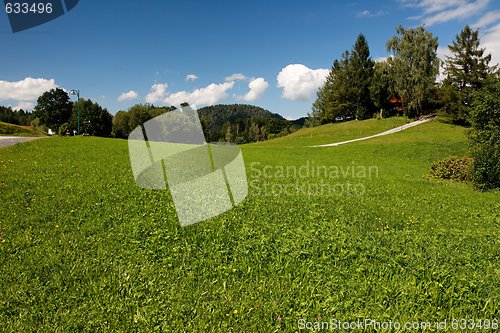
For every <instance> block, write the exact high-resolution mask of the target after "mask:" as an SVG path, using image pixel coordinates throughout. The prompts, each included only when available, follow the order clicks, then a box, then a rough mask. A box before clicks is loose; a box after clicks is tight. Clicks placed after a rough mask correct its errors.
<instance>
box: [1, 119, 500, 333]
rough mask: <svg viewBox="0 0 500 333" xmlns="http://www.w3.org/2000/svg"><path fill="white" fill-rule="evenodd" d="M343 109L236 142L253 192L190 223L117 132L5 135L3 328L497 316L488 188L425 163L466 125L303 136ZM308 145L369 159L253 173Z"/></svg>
mask: <svg viewBox="0 0 500 333" xmlns="http://www.w3.org/2000/svg"><path fill="white" fill-rule="evenodd" d="M391 121H400V120H391ZM374 122H375V121H374V120H370V121H368V122H366V123H367V124H369V125H367V126H372V124H373V123H374ZM384 122H385V121H384ZM335 126H337V127H335ZM349 126H351V125H348V123H345V124H340V125H334V126H331V125H329V126H326V127H322V128H318V129H314V130H309V131H311V132H310V134H311V137H310V139H309V140H308V139H305V138H304V137H301V136H299V137H298V138H297V140H292V139H290V140H288V139H281V140H275V141H273V142H268V143H265V144H252V145H246V146H243V147H242V149H243V152H244V157H245V162H246V165H247V173H248V175H249V181H250V189H249V190H250V193H249V196H248V197H247V199H245V201H244V202H243V203H242V204H241V205H239V206H238V207H236V208H235V209H233V210H230V211H228V212H226V213H224V214H222V215H220V216H218V217H216V218H213V219H210V220H208V221H205V222H201V223H198V224H195V225H192V226H189V227H186V228H180V227H179V226H178V225H177V220H176V215H175V209H174V206H173V203H172V201H171V199H170V195H169V193H168V192H165V191H151V190H144V189H139V188H137V187H136V186H135V184H134V180H133V178H132V173H131V170H130V165H129V160H128V150H127V142H126V141H122V140H113V139H99V138H93V137H77V138H75V137H72V138H67V137H61V138H52V139H49V140H39V141H35V142H30V143H27V144H22V145H16V146H13V147H9V148H4V149H0V228H3V229H5V231H3V233H2V235H1V237H2V238H3V240H4V242H3V243H1V244H0V267H2V272H1V274H0V323H1V324H0V330H4V331H6V332H11V331H15V332H31V331H51V332H52V331H53V332H73V331H84V332H99V331H105V332H111V331H113V332H114V331H127V332H128V331H138V332H146V331H161V330H163V331H164V332H171V331H176V332H212V331H213V332H273V331H275V330H279V331H289V332H293V331H297V330H298V324H297V322H298V320H299V319H301V318H304V319H306V320H308V321H314V320H316V318H317V317H318V316H321V317H322V318H323V320H326V321H329V320H330V319H333V318H337V319H341V320H356V319H358V318H360V319H362V318H372V319H377V320H379V321H382V320H392V321H396V320H397V321H400V322H404V321H415V320H416V321H435V320H443V319H448V320H450V319H452V318H457V319H458V318H474V319H485V318H493V317H497V318H498V317H499V312H498V308H499V295H500V288H499V283H498V281H499V273H500V271H499V269H498V267H499V265H498V264H499V262H498V258H499V257H500V253H499V252H500V251H499V248H500V247H499V237H498V235H499V223H500V194H499V193H498V192H489V193H479V192H476V191H474V190H473V189H472V187H471V186H469V185H467V184H458V183H452V182H441V181H434V180H430V179H428V178H427V177H425V176H426V174H427V173H428V170H429V167H430V164H431V162H432V161H434V160H437V159H441V158H443V157H445V156H447V155H452V154H453V155H463V154H465V148H466V146H465V137H464V131H465V130H464V129H463V128H460V127H453V126H451V125H447V124H443V123H439V122H437V121H432V122H430V123H426V124H423V125H420V126H417V127H414V128H411V129H408V130H406V131H403V132H400V133H396V134H392V135H390V136H385V137H379V138H376V139H372V140H367V141H362V142H358V143H353V144H349V145H343V146H339V147H329V148H307V147H304V146H306V145H311V144H318V143H327V142H335V141H339V140H341V139H340V138H342V139H344V138H346V137H349V136H352V135H353V132H352V130H351V129H350V128H348V127H349ZM356 126H359V127H358V128H361V127H362V126H363V123H360V122H358V123H357V124H356ZM346 128H347V129H346ZM314 131H318V132H320V133H321V132H330V133H331V136H330V134H329V135H328V136H326V135H325V141H326V142H320V140H319V139H318V138H317V135H314ZM346 131H347V133H346ZM377 131H378V130H377ZM367 132H368V130H366V132H364V134H366V133H367ZM299 134H300V132H299ZM354 134H356V135H357V134H358V133H354ZM372 134H373V133H372ZM296 135H298V134H296ZM349 138H351V137H349ZM283 140H284V141H283ZM286 140H288V141H286ZM284 142H286V146H287V147H290V148H289V149H283V147H284ZM307 163H309V165H312V164H313V163H314V165H315V166H327V167H329V168H330V167H333V166H337V167H343V168H347V167H349V166H353V165H354V166H356V167H363V166H365V167H369V166H373V167H377V168H378V176H375V175H373V176H372V177H371V178H363V177H361V176H360V175H355V177H352V174H351V176H346V177H340V178H339V179H337V178H332V179H330V178H328V177H325V175H322V177H313V176H312V175H309V177H299V179H298V181H299V186H302V185H304V184H305V185H307V186H311V188H313V189H314V187H313V186H315V185H318V184H322V183H323V184H328V185H329V186H333V185H334V184H340V185H344V186H346V185H347V183H348V182H349V183H351V184H354V185H357V186H358V187H359V186H363V188H364V193H358V194H348V193H343V194H340V193H338V192H328V193H326V192H323V193H320V194H318V193H317V192H314V191H312V192H310V193H309V195H308V194H307V193H306V194H304V193H302V192H301V191H300V190H297V191H295V190H293V187H291V188H292V190H290V191H289V193H283V192H281V193H280V188H282V186H283V185H284V184H295V182H296V181H297V178H296V177H292V176H286V175H285V176H283V177H281V176H280V175H279V174H274V176H272V177H269V178H267V177H263V176H262V177H257V176H256V174H257V173H258V171H261V172H262V171H263V168H264V167H265V166H269V167H270V168H271V169H272V170H273V171H277V170H278V169H279V166H283V167H287V166H296V167H297V168H299V167H301V166H304V165H307ZM266 184H267V185H268V186H274V188H273V189H271V190H268V191H267V192H265V193H264V191H263V188H264V186H265V185H266ZM280 186H281V187H280ZM360 192H361V191H360ZM234 310H237V311H238V313H237V314H234V313H233V311H234ZM278 316H279V317H280V318H281V319H282V320H281V321H279V320H277V318H278ZM366 331H370V330H366Z"/></svg>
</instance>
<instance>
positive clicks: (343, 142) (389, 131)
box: [311, 118, 432, 147]
mask: <svg viewBox="0 0 500 333" xmlns="http://www.w3.org/2000/svg"><path fill="white" fill-rule="evenodd" d="M431 119H432V118H425V119H420V120H417V121H413V122H411V123H408V124H406V125H403V126H399V127H396V128H393V129H390V130H388V131H385V132H382V133H378V134H374V135H370V136H365V137H363V138H357V139H352V140H347V141H341V142H334V143H327V144H324V145H318V146H311V147H336V146H340V145H343V144H346V143H351V142H356V141H363V140H368V139H371V138H376V137H379V136H384V135H388V134H392V133H397V132H401V131H404V130H405V129H408V128H410V127H413V126H417V125H420V124H423V123H425V122H428V121H429V120H431Z"/></svg>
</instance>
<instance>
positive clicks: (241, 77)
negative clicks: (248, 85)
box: [224, 73, 247, 82]
mask: <svg viewBox="0 0 500 333" xmlns="http://www.w3.org/2000/svg"><path fill="white" fill-rule="evenodd" d="M246 79H247V77H246V76H245V75H243V74H241V73H234V74H232V75H230V76H227V77H226V78H225V79H224V80H225V81H226V82H231V81H236V80H246Z"/></svg>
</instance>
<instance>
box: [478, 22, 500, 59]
mask: <svg viewBox="0 0 500 333" xmlns="http://www.w3.org/2000/svg"><path fill="white" fill-rule="evenodd" d="M480 39H481V46H482V47H484V48H485V49H486V53H491V63H490V64H492V65H495V64H500V22H499V23H497V24H496V25H494V26H492V27H491V28H488V29H486V30H484V31H483V32H482V33H481V36H480Z"/></svg>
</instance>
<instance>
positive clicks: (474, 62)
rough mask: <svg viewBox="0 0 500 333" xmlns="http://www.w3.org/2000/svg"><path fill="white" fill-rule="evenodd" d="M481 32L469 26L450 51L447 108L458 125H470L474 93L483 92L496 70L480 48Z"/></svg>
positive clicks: (457, 38)
mask: <svg viewBox="0 0 500 333" xmlns="http://www.w3.org/2000/svg"><path fill="white" fill-rule="evenodd" d="M478 35H479V30H473V29H471V27H470V26H469V25H466V26H465V27H464V29H463V30H462V31H461V32H460V33H459V34H458V35H457V36H456V37H455V40H454V41H453V42H452V44H451V45H448V49H449V50H450V52H451V53H452V56H447V57H446V61H445V65H444V69H445V73H446V79H445V80H444V82H443V94H444V97H443V99H444V104H445V105H444V107H445V109H446V111H447V112H448V113H449V114H451V115H452V117H453V119H454V120H455V121H458V122H467V121H468V118H469V114H470V108H471V106H470V105H471V99H472V93H473V91H475V90H477V89H480V88H481V87H482V85H483V82H484V81H485V80H486V78H487V76H488V74H489V73H491V71H492V69H493V68H490V67H489V63H490V61H491V54H488V55H486V54H485V52H484V48H481V47H480V40H479V37H478Z"/></svg>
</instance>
